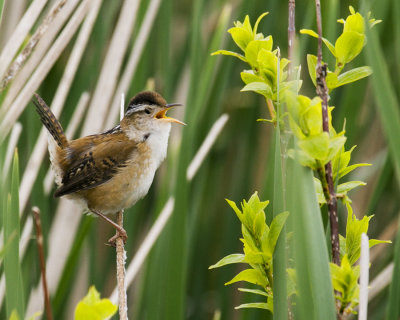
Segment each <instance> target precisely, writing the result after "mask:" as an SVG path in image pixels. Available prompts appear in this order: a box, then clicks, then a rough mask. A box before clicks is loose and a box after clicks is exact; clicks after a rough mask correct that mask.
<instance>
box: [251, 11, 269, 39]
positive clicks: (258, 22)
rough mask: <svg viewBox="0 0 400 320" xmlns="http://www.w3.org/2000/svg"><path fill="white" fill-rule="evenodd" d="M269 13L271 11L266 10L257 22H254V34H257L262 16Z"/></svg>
mask: <svg viewBox="0 0 400 320" xmlns="http://www.w3.org/2000/svg"><path fill="white" fill-rule="evenodd" d="M267 14H269V12H264V13H262V14H261V15H260V16H259V17H258V18H257V21H256V23H255V24H254V29H253V35H254V37H255V36H256V35H257V29H258V25H259V24H260V22H261V20H262V18H264V17H265V16H266V15H267Z"/></svg>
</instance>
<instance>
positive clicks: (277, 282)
mask: <svg viewBox="0 0 400 320" xmlns="http://www.w3.org/2000/svg"><path fill="white" fill-rule="evenodd" d="M280 141H281V138H280V129H279V125H278V128H276V129H275V147H274V200H273V203H272V205H273V214H274V217H275V216H276V215H278V214H279V213H281V212H283V211H284V210H285V207H284V194H283V192H284V191H283V190H284V188H283V178H282V162H281V144H280ZM285 240H286V228H285V227H283V229H282V231H281V234H280V235H279V238H278V242H277V244H276V247H275V252H274V260H273V263H274V265H273V276H274V319H287V315H288V306H287V284H286V244H285Z"/></svg>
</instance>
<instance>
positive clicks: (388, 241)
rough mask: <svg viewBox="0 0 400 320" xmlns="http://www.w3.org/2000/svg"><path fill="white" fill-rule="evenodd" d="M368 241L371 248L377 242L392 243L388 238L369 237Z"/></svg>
mask: <svg viewBox="0 0 400 320" xmlns="http://www.w3.org/2000/svg"><path fill="white" fill-rule="evenodd" d="M368 243H369V247H370V248H372V247H375V246H376V245H377V244H381V243H392V241H390V240H378V239H370V240H369V241H368Z"/></svg>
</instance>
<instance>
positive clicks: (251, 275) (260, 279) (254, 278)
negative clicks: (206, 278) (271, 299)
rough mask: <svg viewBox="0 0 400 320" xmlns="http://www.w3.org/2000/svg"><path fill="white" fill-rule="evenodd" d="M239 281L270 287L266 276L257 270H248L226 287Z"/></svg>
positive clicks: (229, 282)
mask: <svg viewBox="0 0 400 320" xmlns="http://www.w3.org/2000/svg"><path fill="white" fill-rule="evenodd" d="M239 281H246V282H250V283H253V284H256V285H259V286H262V287H263V288H265V287H266V286H267V285H268V281H267V279H266V277H264V275H263V274H262V273H261V272H260V271H259V270H256V269H246V270H243V271H242V272H240V273H239V274H238V275H236V276H235V277H234V278H233V279H232V280H231V281H228V282H227V283H225V285H228V284H232V283H235V282H239Z"/></svg>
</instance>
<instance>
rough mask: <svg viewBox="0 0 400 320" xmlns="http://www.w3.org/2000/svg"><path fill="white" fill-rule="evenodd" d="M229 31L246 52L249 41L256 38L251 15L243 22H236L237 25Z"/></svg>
mask: <svg viewBox="0 0 400 320" xmlns="http://www.w3.org/2000/svg"><path fill="white" fill-rule="evenodd" d="M228 32H229V33H230V34H231V36H232V39H233V41H235V43H236V44H237V46H238V47H239V48H240V49H242V51H243V52H244V51H245V50H246V47H247V45H248V43H249V42H250V41H251V40H253V39H254V35H253V31H252V30H251V26H250V20H249V16H246V18H245V20H244V22H243V24H242V23H240V22H239V21H238V22H236V24H235V27H233V28H230V29H229V30H228Z"/></svg>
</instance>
